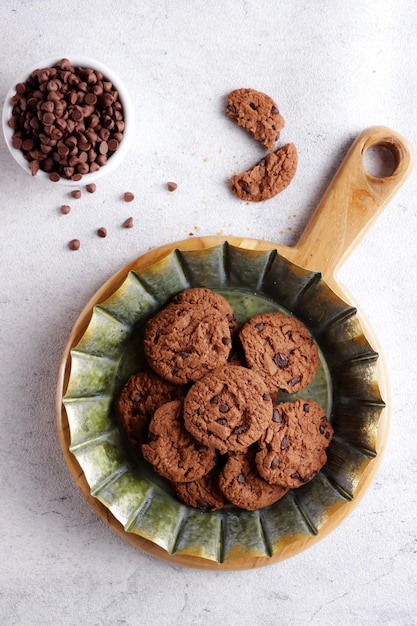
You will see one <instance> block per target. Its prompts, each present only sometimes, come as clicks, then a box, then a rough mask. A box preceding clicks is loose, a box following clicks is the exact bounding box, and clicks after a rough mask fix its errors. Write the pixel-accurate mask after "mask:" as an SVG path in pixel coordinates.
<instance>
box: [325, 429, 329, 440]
mask: <svg viewBox="0 0 417 626" xmlns="http://www.w3.org/2000/svg"><path fill="white" fill-rule="evenodd" d="M324 436H325V437H326V439H330V433H329V431H328V430H326V434H325V435H324Z"/></svg>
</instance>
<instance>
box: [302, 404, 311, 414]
mask: <svg viewBox="0 0 417 626" xmlns="http://www.w3.org/2000/svg"><path fill="white" fill-rule="evenodd" d="M303 411H304V413H308V412H309V411H310V405H309V404H308V402H305V403H304V404H303Z"/></svg>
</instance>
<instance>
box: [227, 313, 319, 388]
mask: <svg viewBox="0 0 417 626" xmlns="http://www.w3.org/2000/svg"><path fill="white" fill-rule="evenodd" d="M239 338H240V341H241V344H242V346H243V350H244V352H245V357H246V362H247V364H248V366H249V367H250V368H251V369H253V370H254V371H256V372H257V373H258V374H259V376H261V378H262V379H263V381H264V383H265V384H266V386H267V387H268V390H269V392H270V393H272V392H273V391H274V390H277V389H282V390H283V391H286V392H287V393H290V394H292V393H295V392H297V391H300V389H303V388H304V387H306V386H307V385H309V384H310V383H311V382H312V380H313V378H314V377H315V375H316V372H317V369H318V366H319V353H318V348H317V345H316V343H315V342H314V339H313V338H312V336H311V335H310V333H309V331H308V329H307V328H306V326H305V325H304V324H303V323H302V322H300V320H298V319H296V318H295V317H292V316H291V315H286V314H285V313H263V314H260V315H256V316H254V317H252V318H251V319H250V320H249V321H248V322H246V324H245V325H244V326H243V327H242V329H241V330H240V333H239Z"/></svg>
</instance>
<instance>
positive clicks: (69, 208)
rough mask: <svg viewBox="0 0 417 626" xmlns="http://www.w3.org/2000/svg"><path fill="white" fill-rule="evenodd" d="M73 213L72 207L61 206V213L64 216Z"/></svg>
mask: <svg viewBox="0 0 417 626" xmlns="http://www.w3.org/2000/svg"><path fill="white" fill-rule="evenodd" d="M70 211H71V207H70V206H69V205H68V204H63V205H62V206H61V213H62V214H63V215H68V213H69V212H70Z"/></svg>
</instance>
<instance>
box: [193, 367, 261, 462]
mask: <svg viewBox="0 0 417 626" xmlns="http://www.w3.org/2000/svg"><path fill="white" fill-rule="evenodd" d="M272 408H273V407H272V400H271V396H270V394H269V393H268V389H267V387H266V386H265V384H264V383H263V381H262V379H261V377H260V376H258V374H256V373H255V372H253V371H251V370H249V369H247V368H245V367H241V366H239V365H226V366H224V367H219V368H217V369H216V370H215V371H213V372H211V373H210V374H207V375H206V376H204V378H202V379H201V380H199V381H198V382H196V383H195V384H194V385H193V386H192V387H191V389H190V390H189V391H188V393H187V395H186V396H185V400H184V423H185V427H186V428H187V430H188V431H189V432H190V433H191V434H192V435H193V437H195V438H196V439H197V440H198V441H200V442H201V443H203V444H205V445H207V446H212V447H214V448H217V449H218V450H219V451H220V452H221V453H222V454H223V453H225V452H228V451H229V450H236V451H242V450H245V449H246V448H247V447H248V446H250V445H251V444H252V443H254V442H255V441H256V440H257V439H259V437H260V436H261V434H262V433H263V432H264V430H265V428H266V427H267V425H268V424H269V423H270V421H271V419H272Z"/></svg>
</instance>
